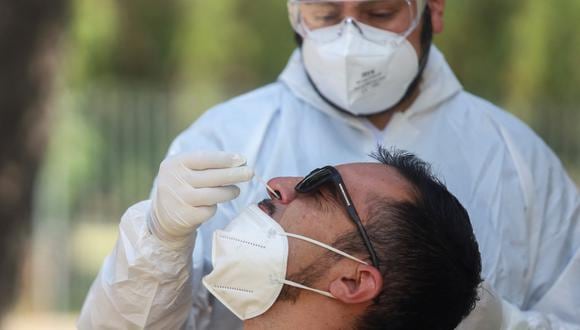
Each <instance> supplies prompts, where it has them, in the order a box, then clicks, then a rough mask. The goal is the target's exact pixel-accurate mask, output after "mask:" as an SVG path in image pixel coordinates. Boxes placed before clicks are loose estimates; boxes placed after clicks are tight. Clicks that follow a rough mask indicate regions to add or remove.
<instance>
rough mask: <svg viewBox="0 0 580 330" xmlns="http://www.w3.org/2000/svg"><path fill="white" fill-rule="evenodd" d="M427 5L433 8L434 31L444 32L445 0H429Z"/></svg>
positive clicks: (432, 21) (432, 22)
mask: <svg viewBox="0 0 580 330" xmlns="http://www.w3.org/2000/svg"><path fill="white" fill-rule="evenodd" d="M427 6H429V9H430V10H431V24H433V33H435V34H437V33H441V32H443V27H444V24H443V14H444V12H445V0H428V1H427Z"/></svg>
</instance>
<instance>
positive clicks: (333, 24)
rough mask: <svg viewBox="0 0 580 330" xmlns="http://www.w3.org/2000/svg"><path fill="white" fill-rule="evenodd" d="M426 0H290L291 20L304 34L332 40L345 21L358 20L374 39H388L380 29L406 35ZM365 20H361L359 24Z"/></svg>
mask: <svg viewBox="0 0 580 330" xmlns="http://www.w3.org/2000/svg"><path fill="white" fill-rule="evenodd" d="M425 2H426V1H425V0H331V1H328V0H327V1H322V0H288V13H289V15H290V23H291V24H292V27H293V28H294V30H295V31H296V32H297V33H298V34H300V35H301V36H302V37H303V38H311V39H313V40H317V41H323V42H327V41H332V40H334V39H336V38H338V37H340V35H341V34H342V31H343V29H344V27H345V24H344V23H345V22H349V23H352V22H358V23H359V24H356V25H357V27H358V28H359V30H360V31H361V33H362V34H363V35H364V36H365V37H366V38H368V39H369V40H371V41H376V42H383V41H385V40H383V38H384V39H387V37H385V34H384V33H380V32H381V31H388V32H392V33H395V34H398V35H399V36H400V37H401V38H406V37H407V36H408V35H409V34H411V32H413V30H414V29H415V28H416V27H417V25H418V24H419V21H420V18H421V14H422V12H423V9H424V7H425ZM360 23H362V24H360Z"/></svg>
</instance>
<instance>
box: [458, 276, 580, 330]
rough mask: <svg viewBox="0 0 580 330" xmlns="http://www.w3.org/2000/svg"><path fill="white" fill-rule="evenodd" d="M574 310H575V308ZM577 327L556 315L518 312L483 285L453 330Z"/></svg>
mask: <svg viewBox="0 0 580 330" xmlns="http://www.w3.org/2000/svg"><path fill="white" fill-rule="evenodd" d="M576 307H578V306H576ZM579 329H580V325H578V324H575V323H571V322H566V321H563V320H562V319H560V318H558V317H557V316H556V315H554V314H551V313H547V312H539V311H534V310H531V311H522V310H520V309H519V308H518V307H516V306H514V305H512V304H510V303H509V302H507V301H506V300H504V299H502V298H501V297H500V296H499V294H497V293H496V292H495V291H494V290H493V289H492V288H491V287H490V285H489V284H488V283H487V282H483V283H482V285H481V286H480V288H479V301H478V302H477V305H476V307H475V309H474V310H473V311H472V312H471V314H469V316H468V317H467V318H466V319H465V320H463V321H462V322H461V324H460V325H459V326H458V327H457V330H579Z"/></svg>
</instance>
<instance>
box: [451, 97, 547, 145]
mask: <svg viewBox="0 0 580 330" xmlns="http://www.w3.org/2000/svg"><path fill="white" fill-rule="evenodd" d="M456 101H457V102H459V103H458V104H461V105H460V106H454V107H453V108H454V109H455V110H456V111H462V112H463V111H466V113H465V116H458V118H463V120H466V121H470V123H469V124H471V125H470V126H474V125H476V126H477V127H480V128H481V129H485V128H488V129H491V130H494V131H496V132H497V133H498V134H500V135H506V134H507V135H509V136H513V137H518V138H522V139H523V140H522V141H520V142H521V143H526V142H527V143H532V144H533V143H542V144H543V141H542V140H541V138H540V137H539V136H538V135H537V134H536V133H535V132H534V131H533V130H532V129H531V128H530V127H529V126H528V125H527V124H526V123H524V122H523V121H522V120H521V119H519V118H518V117H516V116H515V115H514V114H512V113H510V112H508V111H507V110H505V109H503V108H501V107H499V106H497V105H495V104H493V103H492V102H490V101H488V100H486V99H483V98H481V97H479V96H476V95H473V94H471V93H469V92H465V91H464V92H462V93H460V94H459V95H458V98H457V99H456Z"/></svg>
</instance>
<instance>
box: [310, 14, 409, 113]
mask: <svg viewBox="0 0 580 330" xmlns="http://www.w3.org/2000/svg"><path fill="white" fill-rule="evenodd" d="M344 24H346V26H345V27H344V28H343V29H344V30H343V32H342V35H341V36H340V37H339V38H337V39H335V40H333V41H331V42H320V41H315V40H313V39H312V38H309V37H306V38H305V39H304V41H303V45H302V56H303V60H304V66H305V67H306V71H307V72H308V75H309V76H310V78H311V79H312V82H313V83H314V85H315V86H316V88H317V89H318V91H319V92H320V93H321V94H322V95H323V96H324V97H325V98H327V99H328V100H330V101H331V102H333V103H334V104H336V105H338V106H339V107H341V108H342V109H344V110H346V111H348V112H350V113H351V114H353V115H357V116H368V115H372V114H376V113H380V112H383V111H385V110H387V109H390V108H391V107H393V106H394V105H395V104H396V103H397V102H399V101H400V100H401V99H402V98H403V96H404V95H405V92H406V91H407V89H408V88H409V86H410V85H411V83H412V82H413V80H414V79H415V77H416V76H417V73H418V72H419V59H418V56H417V52H416V51H415V48H413V46H412V45H411V43H409V41H407V39H405V38H401V36H400V35H398V34H396V33H392V32H389V31H384V30H379V29H377V28H374V27H371V26H367V25H365V24H362V23H358V22H354V21H352V20H348V21H346V22H345V23H344ZM363 28H364V30H365V31H370V32H369V33H372V34H374V35H377V34H380V35H381V40H384V41H383V42H381V43H378V42H374V41H370V40H367V39H366V38H365V37H364V36H363V35H362V32H361V29H363ZM315 33H325V32H324V31H316V32H315ZM328 33H336V32H333V31H331V30H330V29H329V32H328ZM365 33H366V32H365Z"/></svg>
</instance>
